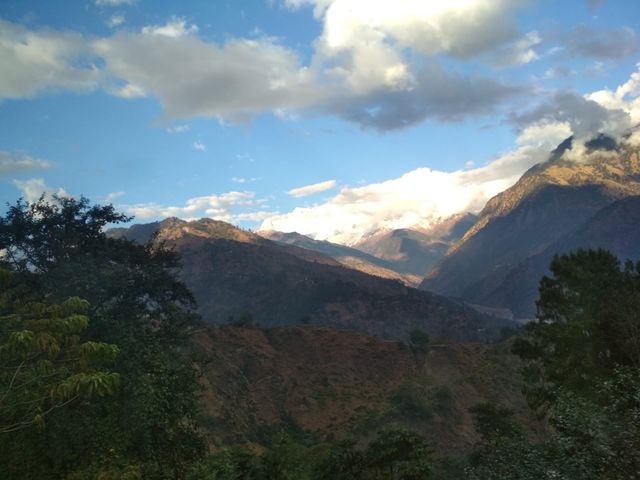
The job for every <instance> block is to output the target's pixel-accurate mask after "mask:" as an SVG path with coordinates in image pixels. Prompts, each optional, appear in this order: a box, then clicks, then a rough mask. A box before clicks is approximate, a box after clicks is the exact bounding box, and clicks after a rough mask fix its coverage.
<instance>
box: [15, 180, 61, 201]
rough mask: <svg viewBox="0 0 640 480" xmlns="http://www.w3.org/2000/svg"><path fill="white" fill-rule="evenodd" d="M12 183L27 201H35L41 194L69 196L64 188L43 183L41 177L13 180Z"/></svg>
mask: <svg viewBox="0 0 640 480" xmlns="http://www.w3.org/2000/svg"><path fill="white" fill-rule="evenodd" d="M13 184H14V185H15V186H16V187H17V188H18V189H19V190H20V191H21V192H22V196H23V197H24V199H25V200H26V201H27V202H35V201H36V200H38V199H39V198H40V196H41V195H45V196H52V195H57V196H59V197H69V196H70V195H69V194H68V193H67V192H66V191H65V189H64V188H58V189H55V188H52V187H50V186H49V185H47V184H46V183H45V181H44V180H43V179H42V178H31V179H29V180H14V181H13Z"/></svg>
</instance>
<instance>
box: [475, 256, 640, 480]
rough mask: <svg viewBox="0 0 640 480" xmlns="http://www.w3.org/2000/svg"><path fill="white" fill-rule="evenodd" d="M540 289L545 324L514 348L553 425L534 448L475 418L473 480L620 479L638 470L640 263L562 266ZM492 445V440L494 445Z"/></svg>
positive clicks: (561, 260) (493, 412)
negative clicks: (477, 440) (477, 435)
mask: <svg viewBox="0 0 640 480" xmlns="http://www.w3.org/2000/svg"><path fill="white" fill-rule="evenodd" d="M551 271H552V274H553V276H552V277H545V278H543V280H542V281H541V283H540V300H539V302H538V319H537V321H535V322H532V323H531V324H529V325H527V326H526V328H525V333H526V336H525V337H524V338H521V339H518V340H517V341H516V342H515V343H514V351H515V352H516V353H518V354H519V355H520V356H521V357H522V358H523V359H524V361H525V370H524V374H525V379H526V381H527V390H526V393H527V397H528V399H529V400H530V401H531V403H532V405H534V406H536V407H538V408H540V409H541V410H542V411H543V412H544V413H545V415H546V418H547V419H548V421H549V423H550V425H551V426H552V427H553V431H552V434H551V436H550V437H549V438H548V439H547V440H546V441H543V442H538V443H532V442H531V441H529V440H527V439H526V438H524V437H523V436H521V435H514V434H513V428H512V427H511V426H510V424H509V423H510V421H509V422H506V423H505V421H506V420H507V419H508V417H509V415H508V414H507V412H505V411H501V410H500V409H496V408H495V407H492V406H484V407H483V408H482V409H481V410H477V411H476V412H475V413H476V419H477V425H478V427H477V428H478V430H479V431H480V433H481V434H482V436H483V442H481V444H480V445H479V446H478V448H477V449H476V452H475V454H474V456H473V457H472V460H473V462H472V463H473V465H472V468H471V469H470V470H469V476H470V478H472V479H489V480H491V479H496V480H497V479H523V480H525V479H526V480H529V479H531V480H533V479H556V478H567V479H572V480H573V479H576V480H588V479H599V480H609V479H611V480H614V479H621V478H625V479H626V478H629V479H633V478H638V472H640V370H639V368H638V367H639V366H640V364H639V362H640V357H639V352H640V350H639V347H640V336H639V334H640V265H633V264H632V263H630V262H627V263H626V264H625V266H624V268H621V267H620V263H619V261H618V260H617V259H616V258H615V257H614V256H613V255H612V254H610V253H609V252H606V251H603V250H597V251H592V250H589V251H584V250H580V251H578V252H576V253H574V254H570V255H562V256H557V257H555V258H554V260H553V262H552V264H551ZM487 438H488V439H489V440H488V441H487Z"/></svg>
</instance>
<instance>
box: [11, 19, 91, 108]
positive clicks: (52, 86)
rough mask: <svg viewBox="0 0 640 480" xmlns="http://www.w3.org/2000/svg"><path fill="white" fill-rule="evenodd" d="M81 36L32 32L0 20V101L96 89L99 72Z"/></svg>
mask: <svg viewBox="0 0 640 480" xmlns="http://www.w3.org/2000/svg"><path fill="white" fill-rule="evenodd" d="M90 57H91V52H90V51H89V49H88V46H87V42H86V41H85V39H83V37H82V36H81V35H80V34H76V33H67V32H56V31H52V30H48V29H41V30H37V31H31V30H28V29H27V28H25V27H23V26H20V25H16V24H13V23H10V22H7V21H4V20H1V19H0V65H2V75H0V98H30V97H33V96H35V95H36V94H39V93H43V92H47V91H58V90H73V91H83V90H84V91H86V90H92V89H95V88H96V87H97V86H98V82H99V79H100V71H99V70H98V69H97V67H95V66H94V65H93V64H91V63H88V64H87V63H85V62H83V60H86V59H87V58H90Z"/></svg>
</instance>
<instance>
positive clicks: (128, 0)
mask: <svg viewBox="0 0 640 480" xmlns="http://www.w3.org/2000/svg"><path fill="white" fill-rule="evenodd" d="M136 1H137V0H95V3H96V5H97V6H99V7H118V6H120V5H133V4H134V3H136Z"/></svg>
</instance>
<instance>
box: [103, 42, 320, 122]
mask: <svg viewBox="0 0 640 480" xmlns="http://www.w3.org/2000/svg"><path fill="white" fill-rule="evenodd" d="M94 47H95V51H96V52H97V53H98V54H99V55H100V56H101V57H102V58H103V59H104V60H105V62H106V69H107V71H108V72H109V73H110V74H111V76H112V77H113V78H114V79H117V80H119V81H124V82H126V83H129V84H133V85H137V86H139V87H140V88H141V89H142V90H143V91H145V92H148V93H149V94H152V95H154V96H157V97H158V98H159V99H160V100H161V102H162V103H163V106H164V109H165V112H166V114H167V116H168V117H169V118H191V117H199V116H203V117H216V118H222V119H227V120H231V121H234V120H235V121H242V120H243V119H246V118H248V117H250V116H251V115H254V114H257V113H259V112H263V111H273V110H274V109H277V108H284V109H288V108H299V107H303V106H306V105H309V104H313V103H314V102H315V100H316V99H317V98H318V96H319V95H320V90H321V89H319V88H318V87H317V86H315V85H313V83H312V82H310V81H309V79H308V73H306V71H305V70H304V69H303V68H301V67H300V64H299V60H298V58H297V56H296V55H295V54H294V53H293V52H292V51H291V50H289V49H287V48H285V47H282V46H280V45H278V44H277V43H276V42H275V41H274V40H271V39H258V40H247V39H232V40H229V41H228V42H227V43H225V44H224V45H222V46H218V45H216V44H214V43H208V42H204V41H202V40H201V39H199V38H197V37H196V36H195V35H186V36H179V37H172V36H166V35H150V34H133V33H125V32H119V33H118V34H116V35H115V36H113V37H111V38H106V39H99V40H97V41H96V42H95V44H94Z"/></svg>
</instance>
